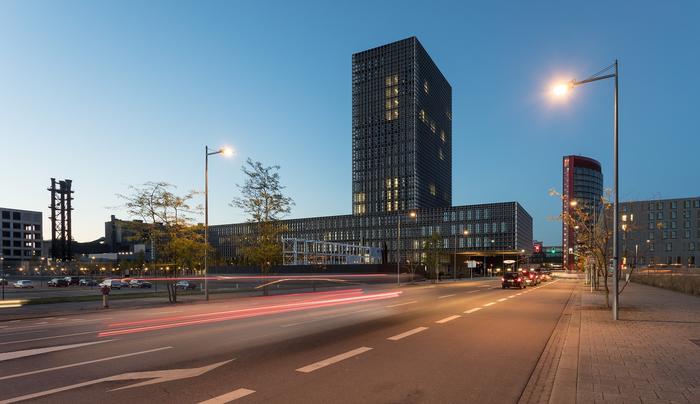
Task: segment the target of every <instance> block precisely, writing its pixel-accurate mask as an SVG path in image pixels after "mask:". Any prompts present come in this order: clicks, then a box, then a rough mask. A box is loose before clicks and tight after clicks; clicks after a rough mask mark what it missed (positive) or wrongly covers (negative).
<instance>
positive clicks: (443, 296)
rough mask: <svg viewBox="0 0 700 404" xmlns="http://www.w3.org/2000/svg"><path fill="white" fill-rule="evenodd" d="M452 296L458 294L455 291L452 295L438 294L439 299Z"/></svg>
mask: <svg viewBox="0 0 700 404" xmlns="http://www.w3.org/2000/svg"><path fill="white" fill-rule="evenodd" d="M452 296H456V295H455V294H454V293H453V294H451V295H442V296H438V299H444V298H446V297H452Z"/></svg>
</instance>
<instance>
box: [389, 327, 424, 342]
mask: <svg viewBox="0 0 700 404" xmlns="http://www.w3.org/2000/svg"><path fill="white" fill-rule="evenodd" d="M427 329H428V327H418V328H414V329H412V330H409V331H406V332H402V333H401V334H397V335H394V336H393V337H389V338H387V339H388V340H389V341H398V340H400V339H403V338H406V337H409V336H411V335H413V334H418V333H419V332H421V331H425V330H427Z"/></svg>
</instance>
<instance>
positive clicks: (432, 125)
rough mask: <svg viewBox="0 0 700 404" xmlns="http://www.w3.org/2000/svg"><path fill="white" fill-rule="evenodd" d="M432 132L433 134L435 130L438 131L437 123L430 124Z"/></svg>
mask: <svg viewBox="0 0 700 404" xmlns="http://www.w3.org/2000/svg"><path fill="white" fill-rule="evenodd" d="M430 130H431V131H432V132H433V133H435V130H436V128H435V122H432V121H431V122H430Z"/></svg>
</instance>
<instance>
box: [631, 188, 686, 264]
mask: <svg viewBox="0 0 700 404" xmlns="http://www.w3.org/2000/svg"><path fill="white" fill-rule="evenodd" d="M619 223H620V228H621V233H620V257H621V259H620V262H621V265H623V266H627V267H628V266H630V265H634V264H635V258H636V263H637V265H638V266H639V267H658V266H662V267H664V266H672V267H685V268H697V267H698V266H700V265H698V257H699V256H700V252H699V249H700V196H696V197H689V198H677V199H660V200H646V201H630V202H621V203H620V220H619Z"/></svg>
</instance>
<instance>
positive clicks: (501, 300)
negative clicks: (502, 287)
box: [498, 297, 508, 302]
mask: <svg viewBox="0 0 700 404" xmlns="http://www.w3.org/2000/svg"><path fill="white" fill-rule="evenodd" d="M506 300H508V299H506V298H505V297H504V298H501V299H498V301H499V302H505V301H506Z"/></svg>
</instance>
